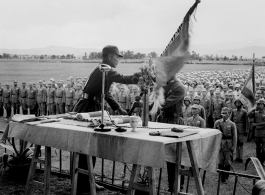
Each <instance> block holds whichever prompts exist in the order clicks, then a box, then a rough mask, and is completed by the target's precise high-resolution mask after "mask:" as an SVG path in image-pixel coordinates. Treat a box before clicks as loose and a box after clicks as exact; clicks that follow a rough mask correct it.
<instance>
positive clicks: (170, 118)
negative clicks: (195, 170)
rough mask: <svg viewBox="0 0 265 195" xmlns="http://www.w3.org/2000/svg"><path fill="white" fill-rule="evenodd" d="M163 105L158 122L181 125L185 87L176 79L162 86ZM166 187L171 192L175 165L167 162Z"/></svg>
mask: <svg viewBox="0 0 265 195" xmlns="http://www.w3.org/2000/svg"><path fill="white" fill-rule="evenodd" d="M164 96H165V104H164V105H163V108H162V112H161V113H163V115H162V116H160V117H159V118H158V121H159V122H162V123H170V124H179V125H183V124H184V121H183V118H182V117H181V116H182V106H183V100H184V96H185V86H184V85H183V84H182V83H181V82H180V81H179V80H178V79H175V78H174V79H171V80H170V81H168V82H167V84H166V86H164ZM167 172H168V187H169V189H168V190H169V191H172V189H173V184H174V179H175V164H174V163H170V162H167ZM180 185H181V186H183V185H184V177H183V176H181V182H180Z"/></svg>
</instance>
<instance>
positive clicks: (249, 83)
mask: <svg viewBox="0 0 265 195" xmlns="http://www.w3.org/2000/svg"><path fill="white" fill-rule="evenodd" d="M254 78H255V65H254V63H253V66H252V68H251V71H250V73H249V76H248V79H247V80H246V82H245V86H244V87H243V89H242V91H241V93H242V95H243V96H245V97H246V99H247V101H248V102H247V107H248V110H251V109H252V108H253V107H254V106H255V103H256V101H255V95H254V93H255V92H254V90H255V82H254Z"/></svg>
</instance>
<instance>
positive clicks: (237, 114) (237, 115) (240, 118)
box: [230, 108, 248, 134]
mask: <svg viewBox="0 0 265 195" xmlns="http://www.w3.org/2000/svg"><path fill="white" fill-rule="evenodd" d="M230 119H231V121H233V122H234V123H235V124H236V129H237V132H238V133H240V134H243V133H245V132H248V117H247V111H246V110H245V109H243V108H241V109H240V110H237V109H234V110H233V111H232V113H231V116H230Z"/></svg>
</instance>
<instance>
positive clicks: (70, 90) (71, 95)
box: [65, 83, 75, 112]
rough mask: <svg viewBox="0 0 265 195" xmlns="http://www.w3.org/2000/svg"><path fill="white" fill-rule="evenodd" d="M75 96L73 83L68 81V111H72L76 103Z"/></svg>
mask: <svg viewBox="0 0 265 195" xmlns="http://www.w3.org/2000/svg"><path fill="white" fill-rule="evenodd" d="M74 97H75V90H74V89H73V88H72V87H71V83H67V86H66V88H65V106H66V112H71V111H72V109H73V104H74Z"/></svg>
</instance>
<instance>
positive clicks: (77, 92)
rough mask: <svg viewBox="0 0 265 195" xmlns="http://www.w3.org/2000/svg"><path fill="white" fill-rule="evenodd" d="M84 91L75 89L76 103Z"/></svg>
mask: <svg viewBox="0 0 265 195" xmlns="http://www.w3.org/2000/svg"><path fill="white" fill-rule="evenodd" d="M82 94H83V91H81V90H77V91H75V97H74V105H75V104H76V103H77V102H78V100H79V99H80V98H81V97H82Z"/></svg>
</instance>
